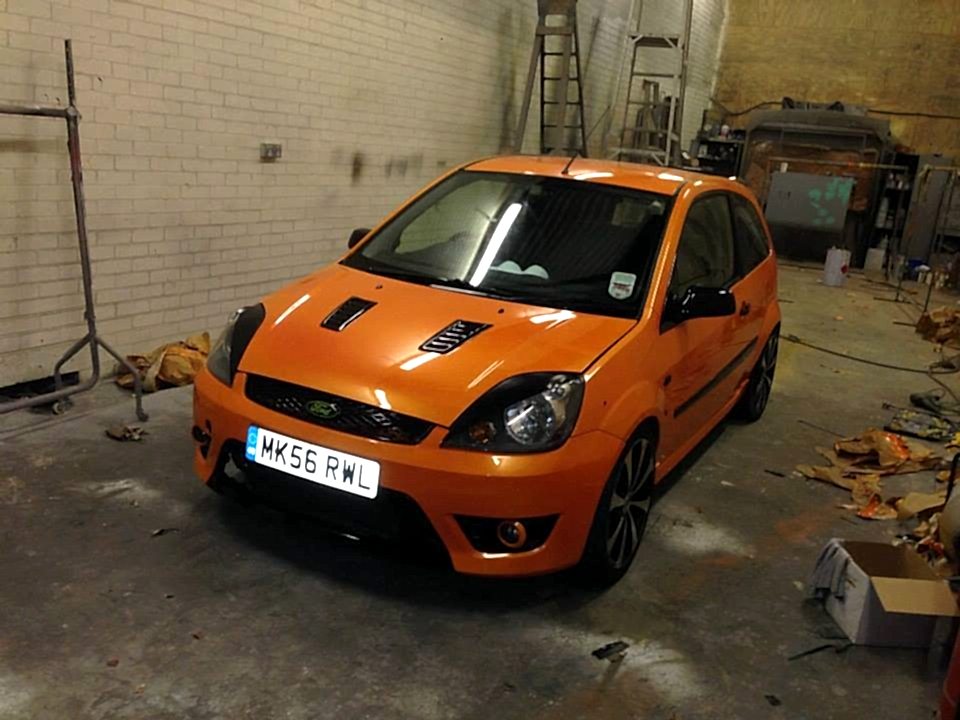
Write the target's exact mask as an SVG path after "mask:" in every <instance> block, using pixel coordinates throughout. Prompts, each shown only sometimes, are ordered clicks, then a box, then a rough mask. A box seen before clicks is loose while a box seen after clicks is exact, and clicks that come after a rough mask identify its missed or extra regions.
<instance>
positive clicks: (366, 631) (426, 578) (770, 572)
mask: <svg viewBox="0 0 960 720" xmlns="http://www.w3.org/2000/svg"><path fill="white" fill-rule="evenodd" d="M818 278H819V273H818V272H816V271H814V270H800V269H796V268H784V269H783V271H782V293H781V295H782V297H783V298H784V300H785V301H789V302H785V303H784V305H783V314H784V324H783V330H784V332H785V333H796V334H798V335H800V336H802V337H804V338H806V339H809V340H811V341H814V342H819V343H821V344H828V345H830V346H832V347H835V348H838V349H842V350H845V351H848V352H850V353H853V354H862V355H866V356H870V357H874V358H879V359H882V360H884V361H887V362H899V363H903V364H907V365H911V366H914V367H922V366H924V365H926V364H927V363H929V362H931V361H932V360H933V359H934V358H935V357H936V356H935V355H934V352H933V349H932V346H931V345H929V344H927V343H924V342H923V341H921V340H919V339H918V338H917V337H916V336H915V335H914V334H913V333H912V331H911V329H910V328H908V327H903V326H898V325H895V324H893V321H894V320H904V319H908V318H909V317H912V316H913V315H915V312H909V311H908V308H905V307H900V306H895V305H893V304H890V303H883V302H877V301H874V300H873V299H872V298H873V296H874V295H876V294H878V293H879V292H880V289H879V288H878V287H876V286H871V285H869V284H867V283H866V282H865V281H864V280H862V279H854V280H852V281H851V283H850V285H849V286H848V287H847V288H845V289H843V290H837V289H830V288H825V287H823V286H821V285H819V284H818V282H817V281H818ZM883 294H885V295H887V296H889V295H890V293H883ZM837 316H842V318H843V319H836V318H837ZM930 386H931V383H930V381H929V380H928V379H927V378H925V377H924V376H923V375H910V374H905V373H898V372H892V371H886V370H881V369H878V368H872V367H868V366H865V365H861V364H857V363H854V362H851V361H849V360H844V359H841V358H834V357H830V356H828V355H824V354H821V353H817V352H814V351H812V350H808V349H805V348H802V347H798V346H795V345H791V344H789V343H784V344H783V345H782V351H781V364H780V368H779V376H778V380H777V383H776V386H775V391H774V396H773V399H772V402H771V405H770V407H769V409H768V412H767V415H766V416H765V417H764V419H763V420H762V421H761V422H760V423H759V424H757V425H754V426H741V425H735V424H728V425H726V426H724V427H723V428H722V429H720V430H719V431H718V432H716V433H714V435H713V437H712V438H711V440H710V441H709V442H708V443H706V444H705V446H704V447H703V448H702V449H701V451H700V452H698V453H697V457H696V458H694V459H692V461H691V462H689V463H686V467H685V468H682V469H681V471H680V472H678V473H677V474H676V475H675V477H673V478H672V479H671V481H670V482H669V483H668V484H667V487H666V488H665V490H664V492H663V494H662V497H661V499H660V500H659V502H658V503H657V505H656V507H655V510H654V515H655V518H654V522H653V526H652V527H651V529H650V531H649V533H648V536H647V540H646V542H645V544H644V545H643V547H642V548H641V550H640V554H639V556H638V558H637V561H636V563H635V565H634V567H633V569H632V570H631V572H630V573H629V575H628V576H627V577H626V578H625V579H624V581H623V582H621V583H620V584H619V585H617V586H616V587H614V588H613V589H611V590H609V591H607V592H606V593H603V594H594V593H588V592H585V591H583V590H581V589H578V588H577V587H576V586H574V585H573V584H571V583H570V582H569V580H568V579H567V578H565V577H563V576H558V577H548V578H540V579H534V580H524V581H482V580H477V579H471V578H465V577H460V576H457V575H454V574H452V573H451V572H450V571H448V570H446V569H445V568H444V567H443V566H442V565H441V564H438V563H436V562H435V561H431V560H419V561H414V560H410V559H409V558H406V557H403V556H401V554H399V553H397V552H396V551H393V550H391V549H390V548H385V547H382V546H379V545H375V544H368V543H356V542H351V541H348V540H346V539H340V538H335V537H330V536H328V535H326V534H324V533H323V532H322V531H321V530H320V529H318V528H317V527H316V526H315V525H314V524H312V523H310V522H301V521H291V520H290V519H288V518H284V517H282V516H281V515H279V514H277V513H273V512H271V511H267V510H264V509H258V508H252V509H245V508H242V507H239V506H237V505H233V504H229V503H226V502H224V501H222V499H221V498H219V497H218V496H215V495H214V494H213V493H211V492H209V491H208V490H206V489H205V488H204V487H202V486H201V485H200V484H199V483H198V482H197V481H196V480H195V479H194V477H193V475H192V473H191V467H190V452H191V441H190V439H189V437H188V430H189V427H190V390H189V389H183V390H178V391H168V392H164V393H160V394H158V395H155V396H152V397H150V398H148V400H147V407H148V409H149V411H150V412H151V413H152V416H153V417H152V419H151V421H150V422H149V423H148V425H147V427H148V428H149V432H150V434H149V435H148V436H147V437H146V438H145V439H144V441H143V442H142V443H128V444H119V443H115V442H113V441H111V440H109V439H107V438H105V437H104V433H103V431H104V429H105V428H106V427H107V426H109V425H110V424H112V423H115V422H118V421H126V422H129V421H131V420H132V404H131V403H130V402H129V401H128V400H126V399H125V398H121V397H120V395H119V394H118V393H116V392H115V391H114V390H113V389H112V388H110V387H103V388H101V389H100V390H99V391H98V392H97V393H96V394H94V395H90V396H86V397H84V398H82V399H81V400H80V402H79V403H78V406H77V407H76V408H75V409H74V410H73V411H72V412H71V413H70V414H69V415H67V416H65V417H62V418H56V419H53V420H51V419H50V418H45V417H42V416H38V415H36V414H30V413H19V414H16V415H13V416H6V417H4V418H2V420H3V423H2V424H0V449H2V452H0V718H3V719H4V720H19V719H21V718H23V719H26V718H31V719H32V718H77V719H79V718H84V719H85V718H138V719H141V718H151V719H157V720H161V719H166V718H169V719H171V720H172V719H174V718H177V719H178V720H179V719H182V718H197V719H200V718H203V719H208V718H229V719H231V720H232V719H237V718H256V719H257V720H266V719H268V718H290V719H300V718H326V717H340V718H378V719H379V718H384V719H390V718H429V719H433V718H488V717H499V718H514V717H516V718H558V719H559V718H563V719H568V718H580V717H584V718H586V717H590V718H596V717H604V718H651V719H660V718H662V719H663V720H668V719H670V718H674V719H675V720H680V719H682V720H693V719H696V718H701V719H703V720H706V719H708V718H709V719H710V720H716V719H717V718H811V719H812V718H817V719H823V718H852V717H866V716H868V715H869V716H870V717H875V718H897V719H898V720H903V719H904V718H924V717H928V716H929V712H930V710H931V709H932V707H933V704H934V701H935V698H936V696H937V692H938V681H937V679H936V678H931V677H929V676H928V675H927V674H926V673H925V657H924V654H923V653H921V652H917V651H907V650H889V649H883V650H882V649H868V648H852V649H850V650H849V651H847V652H846V653H843V654H835V653H833V652H829V651H828V652H824V653H819V654H816V655H812V656H809V657H806V658H803V659H800V660H796V661H792V662H790V661H788V660H787V657H788V656H790V655H792V654H793V653H796V652H798V651H801V650H804V649H807V648H810V647H813V646H816V645H819V644H822V643H823V642H824V639H823V638H824V637H825V636H826V637H830V636H834V635H836V633H837V631H836V629H835V628H833V627H832V625H831V623H830V621H829V619H827V618H825V616H824V615H823V614H822V613H821V611H820V610H819V609H817V608H815V607H811V606H809V605H806V604H805V603H804V593H803V590H802V586H801V585H800V583H803V582H804V581H805V580H806V578H807V575H808V573H809V571H810V570H811V568H812V565H813V562H814V559H815V557H816V554H817V551H818V549H819V547H820V546H821V544H822V543H823V542H824V541H826V540H827V539H829V538H831V537H834V536H840V537H847V538H858V539H874V540H885V539H888V538H889V537H890V536H892V535H893V534H894V532H895V530H896V529H897V526H896V524H872V523H869V522H867V521H861V520H857V519H855V518H851V517H850V515H849V513H848V512H847V511H844V510H840V509H838V508H837V507H836V505H837V503H838V502H842V501H844V498H843V493H842V492H841V491H839V490H835V489H834V488H831V487H828V486H824V485H821V484H817V483H811V482H808V481H805V480H803V479H800V478H798V477H795V476H791V475H790V473H791V471H792V469H793V467H794V465H795V464H797V463H800V462H810V461H812V460H816V459H817V456H816V455H815V454H814V452H813V449H812V448H813V447H814V446H815V445H818V444H826V443H828V442H829V441H830V439H831V438H830V435H828V434H827V433H825V432H823V431H821V430H817V429H815V428H813V427H810V426H808V425H804V424H801V423H800V422H798V421H800V420H806V421H809V422H813V423H815V424H818V425H821V426H824V427H826V428H829V429H832V430H834V431H836V432H839V433H851V434H852V433H857V432H859V431H860V430H862V429H865V428H867V427H869V426H871V425H879V424H882V423H883V421H884V419H885V417H886V412H885V411H884V410H883V409H882V408H881V406H880V404H881V402H882V401H884V400H886V401H890V402H894V403H899V404H905V403H906V402H907V395H908V393H910V392H913V391H918V390H925V389H927V388H929V387H930ZM767 470H774V471H778V472H781V473H786V474H787V477H776V476H774V475H771V474H769V473H767V472H766V471H767ZM906 482H909V483H912V484H913V485H915V486H917V487H920V486H923V487H926V486H927V485H928V484H932V481H931V480H930V478H929V475H928V476H926V477H924V476H915V477H913V478H911V479H910V480H908V481H906ZM159 528H175V529H176V530H175V531H171V532H168V533H166V534H163V535H160V536H157V537H153V536H152V533H153V531H154V530H156V529H159ZM621 639H622V640H625V641H626V642H628V643H630V645H631V647H630V649H629V650H628V652H627V655H626V657H625V659H624V660H623V661H622V662H621V663H619V664H611V663H609V662H606V661H598V660H596V659H594V658H593V657H591V655H590V653H591V651H592V650H594V649H595V648H597V647H599V646H601V645H603V644H605V643H608V642H611V641H614V640H621ZM765 695H775V696H776V698H777V699H779V701H780V702H781V703H782V704H781V705H779V706H777V707H774V706H772V705H771V704H770V702H769V701H768V700H767V699H765Z"/></svg>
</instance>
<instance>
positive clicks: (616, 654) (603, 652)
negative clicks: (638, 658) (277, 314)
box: [590, 640, 630, 662]
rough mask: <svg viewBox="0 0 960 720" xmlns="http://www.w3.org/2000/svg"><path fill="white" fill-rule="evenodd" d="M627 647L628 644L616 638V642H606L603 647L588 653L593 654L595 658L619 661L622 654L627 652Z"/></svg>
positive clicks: (622, 656)
mask: <svg viewBox="0 0 960 720" xmlns="http://www.w3.org/2000/svg"><path fill="white" fill-rule="evenodd" d="M629 647H630V645H629V644H627V643H625V642H624V641H623V640H617V641H616V642H612V643H608V644H607V645H604V646H603V647H599V648H597V649H596V650H594V651H593V652H592V653H590V654H591V655H593V656H594V657H595V658H596V659H597V660H609V661H610V662H620V661H621V660H623V658H624V655H625V654H626V652H627V648H629Z"/></svg>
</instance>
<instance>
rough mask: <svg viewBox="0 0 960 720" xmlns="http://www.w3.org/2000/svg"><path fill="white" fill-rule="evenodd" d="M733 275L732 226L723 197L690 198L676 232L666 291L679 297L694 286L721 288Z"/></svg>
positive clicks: (727, 284) (730, 281) (718, 195)
mask: <svg viewBox="0 0 960 720" xmlns="http://www.w3.org/2000/svg"><path fill="white" fill-rule="evenodd" d="M735 276H736V265H735V262H734V253H733V227H732V224H731V222H730V205H729V203H728V202H727V198H726V197H725V196H723V195H720V194H716V195H708V196H706V197H704V198H702V199H700V200H696V201H694V203H693V205H692V206H691V208H690V211H689V212H688V213H687V219H686V221H685V222H684V226H683V232H682V234H681V235H680V245H679V247H678V248H677V259H676V262H675V263H674V266H673V278H672V279H671V281H670V290H669V292H670V294H671V295H673V296H674V297H678V298H679V297H683V295H684V294H685V293H686V292H687V290H688V289H689V288H691V287H694V286H697V287H708V288H725V287H728V286H729V285H731V284H732V283H733V281H734V280H735Z"/></svg>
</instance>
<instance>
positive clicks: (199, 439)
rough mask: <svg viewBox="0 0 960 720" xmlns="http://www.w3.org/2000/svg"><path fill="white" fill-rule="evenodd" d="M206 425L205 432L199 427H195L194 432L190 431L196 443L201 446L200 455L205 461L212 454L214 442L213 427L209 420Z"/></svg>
mask: <svg viewBox="0 0 960 720" xmlns="http://www.w3.org/2000/svg"><path fill="white" fill-rule="evenodd" d="M204 425H206V426H207V429H206V430H204V429H203V428H201V427H200V426H199V425H194V426H193V430H191V431H190V434H191V435H192V436H193V439H194V440H195V441H196V443H197V445H198V446H199V450H200V455H201V457H203V459H204V460H206V459H207V455H209V454H210V443H211V442H213V436H212V435H211V433H212V432H213V426H212V425H210V421H209V420H207V421H206V422H205V423H204Z"/></svg>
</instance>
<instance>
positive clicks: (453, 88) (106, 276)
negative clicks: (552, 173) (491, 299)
mask: <svg viewBox="0 0 960 720" xmlns="http://www.w3.org/2000/svg"><path fill="white" fill-rule="evenodd" d="M629 5H630V0H606V1H604V0H581V8H580V24H581V36H582V41H583V45H584V50H585V55H584V60H585V64H586V80H587V88H586V89H587V100H588V103H589V108H588V113H589V114H588V118H587V122H588V126H592V125H593V124H594V123H595V122H596V121H597V120H599V119H600V117H601V114H602V112H603V111H604V109H605V108H606V107H607V106H608V105H609V104H610V103H611V102H612V100H613V96H614V89H615V88H614V86H615V80H616V76H617V71H618V70H619V66H620V62H621V59H622V58H621V52H622V47H623V46H622V38H623V33H624V32H625V29H626V17H627V14H628V11H629ZM698 5H700V6H702V7H705V8H708V9H707V10H704V11H698V26H697V27H698V28H699V29H698V30H697V32H698V33H699V34H701V35H703V36H705V37H709V42H705V43H704V48H705V49H704V51H703V57H702V58H701V56H700V52H701V51H700V50H699V49H697V46H696V45H695V53H694V64H695V65H698V64H699V63H700V62H703V63H704V66H703V70H702V71H701V70H699V69H698V70H697V73H696V77H697V78H698V79H697V83H698V85H697V88H698V89H697V90H696V92H698V93H703V92H705V89H706V88H707V87H708V86H709V85H710V82H712V77H713V73H714V65H715V55H716V52H715V46H716V42H718V39H717V37H714V35H715V34H716V32H715V31H714V30H711V29H710V27H709V23H710V22H712V21H714V20H715V19H716V18H717V17H722V9H719V10H718V9H717V8H721V5H722V3H721V2H720V0H698ZM535 20H536V11H535V3H534V2H533V0H529V1H527V0H486V1H484V2H476V1H474V0H444V1H443V2H440V1H439V0H431V1H427V0H419V1H418V0H394V1H393V2H390V1H389V0H0V101H12V102H21V103H32V102H39V103H51V104H58V103H60V102H62V100H63V98H64V95H65V87H64V78H63V57H62V39H63V38H64V37H72V38H73V40H74V48H75V55H76V65H77V73H78V76H77V85H78V95H79V102H78V104H79V106H80V109H81V112H82V113H83V122H82V124H81V137H82V145H83V152H84V170H85V179H86V190H87V210H88V223H89V227H90V230H91V238H90V239H91V245H92V255H93V259H94V285H95V289H96V297H97V313H98V316H99V318H100V329H101V333H102V334H103V335H104V336H105V337H106V338H107V339H108V340H109V341H110V342H112V343H113V344H114V345H115V346H116V347H118V349H120V350H121V351H123V352H133V351H138V350H147V349H149V348H150V347H152V346H153V345H155V344H156V343H158V342H161V341H165V340H170V339H174V338H177V337H181V336H183V335H186V334H188V333H190V332H194V331H197V330H202V329H210V330H214V331H215V330H216V329H218V328H219V327H220V326H221V324H222V322H223V320H224V318H225V316H226V315H227V313H228V312H229V311H230V310H232V309H233V308H234V307H236V306H237V305H239V304H243V303H247V302H251V301H253V300H255V299H256V298H257V297H259V296H261V295H263V294H265V293H267V292H269V291H271V290H273V289H274V288H276V287H278V286H280V285H282V284H283V283H285V282H287V281H288V280H290V279H292V278H294V277H297V276H299V275H302V274H304V273H306V272H307V271H309V270H310V269H311V268H314V267H316V266H318V265H321V264H323V263H325V262H327V261H330V260H331V259H333V258H335V257H336V256H337V255H339V254H340V252H341V251H342V249H343V248H344V243H345V241H346V237H347V235H348V233H349V231H350V230H351V229H352V228H353V227H355V226H361V225H365V226H369V225H371V224H373V223H375V222H376V221H377V220H378V218H380V217H381V216H382V215H384V214H385V213H386V212H387V211H388V210H389V209H390V208H391V207H392V206H393V205H395V204H396V203H397V202H398V201H399V200H401V199H402V198H404V197H405V196H407V195H409V194H410V193H411V192H412V191H414V190H415V189H416V188H417V187H419V186H421V185H422V184H424V183H425V182H427V181H428V180H430V179H431V178H432V177H434V176H435V175H436V174H437V173H438V171H440V170H442V169H444V168H446V167H449V166H450V165H452V164H454V163H458V162H461V161H464V160H468V159H470V158H474V157H478V156H483V155H487V154H493V153H496V152H497V151H499V150H500V149H501V148H502V147H504V146H506V145H507V144H509V142H510V139H511V137H512V130H513V127H514V124H515V121H516V111H517V105H518V103H519V97H520V94H521V92H522V89H523V81H524V77H525V73H526V67H527V61H528V57H529V55H528V53H529V51H530V47H531V42H532V33H533V29H534V24H535ZM711 43H712V44H711ZM693 85H694V83H693V82H691V86H693ZM701 105H702V102H701V101H700V100H694V101H691V102H690V103H689V104H688V115H689V117H693V118H696V121H695V124H698V123H699V109H698V108H699V107H700V106H701ZM617 122H619V120H618V121H617ZM530 125H531V134H530V135H529V136H528V144H527V149H528V150H532V149H533V148H534V145H535V140H534V135H533V130H534V128H535V126H536V122H535V118H534V116H533V115H532V116H531V123H530ZM600 135H601V133H600V132H597V133H596V134H595V137H594V138H592V144H595V145H599V142H600ZM264 141H268V142H280V143H282V144H283V159H282V160H280V161H279V162H277V163H273V164H265V163H261V162H260V161H259V145H260V143H261V142H264ZM83 330H84V327H83V318H82V297H81V294H80V282H79V268H78V264H77V256H76V239H75V235H74V226H73V214H72V199H71V195H70V185H69V170H68V165H67V157H66V151H65V142H64V132H63V127H62V123H60V122H59V121H55V120H34V119H21V118H0V386H2V385H5V384H9V383H13V382H19V381H22V380H26V379H31V378H35V377H39V376H43V375H47V374H49V373H50V371H51V368H52V365H53V362H54V361H55V360H56V358H57V357H58V356H59V355H60V353H61V351H62V350H63V349H64V348H65V347H66V346H67V345H68V344H69V342H70V341H71V340H73V339H75V338H77V337H79V336H81V335H82V333H83ZM75 365H76V367H81V368H82V367H84V366H85V363H84V362H83V361H79V362H77V363H76V364H75Z"/></svg>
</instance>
